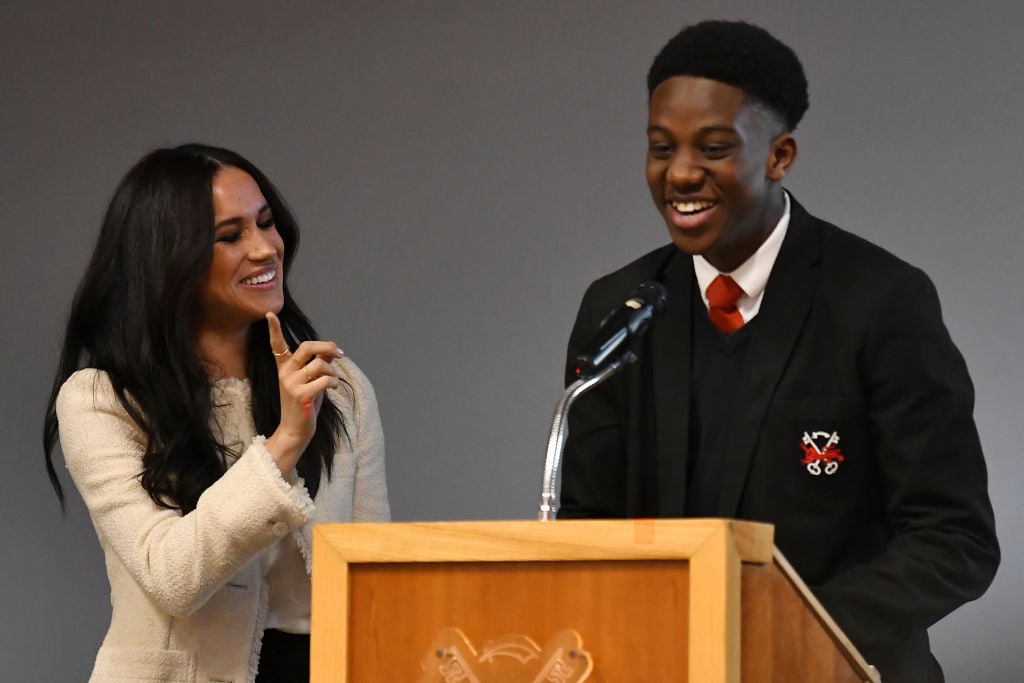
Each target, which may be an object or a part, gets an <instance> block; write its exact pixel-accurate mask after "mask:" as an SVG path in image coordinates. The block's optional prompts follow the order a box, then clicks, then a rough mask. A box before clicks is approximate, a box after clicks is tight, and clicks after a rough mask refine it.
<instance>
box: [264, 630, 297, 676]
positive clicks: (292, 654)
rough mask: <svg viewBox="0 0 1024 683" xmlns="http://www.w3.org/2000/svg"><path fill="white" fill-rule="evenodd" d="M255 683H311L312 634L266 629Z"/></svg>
mask: <svg viewBox="0 0 1024 683" xmlns="http://www.w3.org/2000/svg"><path fill="white" fill-rule="evenodd" d="M256 683H309V634H308V633H285V632H284V631H278V630H277V629H273V628H270V629H267V630H266V631H264V632H263V645H262V647H261V648H260V666H259V671H258V673H257V674H256Z"/></svg>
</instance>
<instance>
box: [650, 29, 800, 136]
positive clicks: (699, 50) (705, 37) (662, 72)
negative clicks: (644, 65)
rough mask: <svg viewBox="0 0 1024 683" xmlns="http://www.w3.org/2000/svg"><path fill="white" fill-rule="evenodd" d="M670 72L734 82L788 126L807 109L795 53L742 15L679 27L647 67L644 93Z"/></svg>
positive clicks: (674, 74)
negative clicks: (648, 67)
mask: <svg viewBox="0 0 1024 683" xmlns="http://www.w3.org/2000/svg"><path fill="white" fill-rule="evenodd" d="M673 76H696V77H698V78H708V79H711V80H714V81H720V82H722V83H727V84H729V85H732V86H735V87H737V88H739V89H740V90H742V91H743V92H745V93H746V94H747V95H748V96H749V97H751V98H753V99H755V100H757V101H758V102H760V103H762V104H764V105H766V106H768V107H769V108H770V109H772V110H773V111H774V112H776V113H777V114H778V115H779V116H781V117H782V119H783V120H784V121H785V122H786V127H787V129H788V130H790V131H792V130H793V129H794V128H796V124H798V123H799V122H800V119H801V118H802V117H803V115H804V112H806V111H807V104H808V101H807V77H806V76H804V68H803V66H802V65H801V64H800V60H799V59H797V56H796V54H795V53H794V52H793V50H791V49H790V48H789V47H787V46H786V45H784V44H783V43H782V42H781V41H779V40H778V39H777V38H776V37H775V36H773V35H772V34H770V33H768V32H767V31H765V30H764V29H763V28H761V27H759V26H754V25H753V24H748V23H746V22H743V21H702V22H700V23H699V24H694V25H692V26H687V27H686V28H684V29H683V30H682V31H680V32H679V33H677V34H676V36H675V37H674V38H672V40H670V41H668V43H667V44H666V45H665V47H663V48H661V52H659V53H658V56H657V57H655V58H654V63H653V64H651V70H650V71H648V72H647V94H648V96H650V94H651V93H653V92H654V89H655V88H656V87H658V84H660V83H661V82H662V81H665V80H667V79H669V78H672V77H673Z"/></svg>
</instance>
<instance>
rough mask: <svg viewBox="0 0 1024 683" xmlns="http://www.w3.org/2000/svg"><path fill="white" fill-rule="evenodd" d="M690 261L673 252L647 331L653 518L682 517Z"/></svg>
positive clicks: (686, 442) (687, 411) (687, 426)
mask: <svg viewBox="0 0 1024 683" xmlns="http://www.w3.org/2000/svg"><path fill="white" fill-rule="evenodd" d="M693 281H694V275H693V260H692V259H691V258H690V257H689V256H687V255H686V254H683V253H681V252H678V251H677V252H676V253H675V254H674V255H673V256H672V258H671V259H669V261H668V264H667V265H666V268H665V271H664V275H663V282H664V284H665V287H666V288H667V289H668V291H669V301H668V305H667V306H666V307H665V312H664V313H663V314H662V318H661V319H660V320H658V321H655V323H654V324H653V325H652V326H651V352H652V356H653V358H652V362H651V363H649V364H648V365H647V367H648V368H649V369H650V371H651V372H652V373H653V375H654V377H653V385H654V406H655V408H654V410H655V421H654V422H655V432H656V434H655V443H656V444H657V453H656V458H657V470H658V472H657V487H658V488H657V490H658V516H660V517H682V516H683V509H684V503H685V500H684V498H685V493H686V459H687V455H688V450H689V442H690V440H689V431H690V352H691V351H690V339H691V335H690V321H691V317H690V315H691V309H692V307H693Z"/></svg>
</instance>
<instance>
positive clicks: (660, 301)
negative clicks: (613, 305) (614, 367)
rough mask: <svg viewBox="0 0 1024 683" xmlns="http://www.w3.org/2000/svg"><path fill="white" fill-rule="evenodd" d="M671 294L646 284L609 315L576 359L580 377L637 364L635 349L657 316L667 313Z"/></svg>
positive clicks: (656, 283) (659, 284) (660, 287)
mask: <svg viewBox="0 0 1024 683" xmlns="http://www.w3.org/2000/svg"><path fill="white" fill-rule="evenodd" d="M666 302H668V290H667V289H665V286H664V285H663V284H661V283H660V282H655V281H653V280H651V281H649V282H643V283H641V284H639V285H638V286H637V288H636V289H634V290H633V291H632V293H630V295H629V298H628V299H626V302H625V303H624V304H622V306H620V307H619V308H617V309H616V310H614V311H612V312H611V313H609V314H608V317H606V318H605V319H604V321H603V322H602V323H601V326H600V328H598V330H597V334H596V335H594V338H593V339H592V340H591V341H590V344H588V345H587V347H586V348H585V349H584V351H583V353H581V354H580V355H578V356H576V377H577V378H579V379H586V378H588V377H592V376H594V375H595V374H597V373H598V372H600V371H601V370H602V369H603V368H604V367H606V366H607V365H609V364H611V363H614V362H616V361H625V362H626V363H632V362H633V361H635V360H636V354H635V353H633V345H634V343H635V342H636V340H637V339H639V338H640V337H642V336H643V334H644V332H646V331H647V328H648V327H649V326H650V324H651V320H652V319H653V318H654V316H655V315H657V314H658V313H661V312H662V311H663V310H665V304H666Z"/></svg>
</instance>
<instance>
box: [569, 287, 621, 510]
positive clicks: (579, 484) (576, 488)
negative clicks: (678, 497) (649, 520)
mask: <svg viewBox="0 0 1024 683" xmlns="http://www.w3.org/2000/svg"><path fill="white" fill-rule="evenodd" d="M599 299H600V297H599V296H597V294H596V287H595V284H592V285H591V286H590V287H589V288H588V289H587V292H586V294H584V296H583V301H582V302H581V303H580V310H579V313H578V314H577V316H576V323H575V324H574V325H573V329H572V333H571V334H570V336H569V348H568V353H567V357H566V367H565V382H566V386H568V385H569V384H571V383H572V382H574V381H576V376H575V360H576V357H577V356H578V355H579V354H580V352H581V351H582V350H583V348H584V346H585V345H586V344H587V343H588V342H589V341H590V340H591V339H592V338H593V336H594V335H595V334H596V333H597V330H598V328H599V327H600V324H601V321H602V317H601V316H603V315H605V314H606V313H607V310H609V309H610V307H607V308H602V307H601V305H600V303H599V302H598V300H599ZM618 379H619V378H612V379H610V380H608V381H606V382H604V383H603V384H602V385H600V386H598V387H596V388H594V389H592V390H591V391H590V392H588V393H586V394H584V395H583V396H581V397H580V398H579V399H578V400H577V401H576V403H575V404H574V405H573V407H572V409H571V411H570V414H569V416H568V421H569V422H568V426H569V435H568V438H567V439H566V443H565V450H564V452H563V455H562V488H561V494H560V501H559V510H558V517H560V518H563V519H572V518H598V517H624V516H625V515H626V493H625V491H626V488H625V486H624V482H625V480H626V448H625V445H624V436H623V435H624V427H623V424H622V416H621V413H622V411H621V410H620V408H619V407H618V403H619V401H618V399H617V397H616V392H615V386H616V385H617V383H618V382H617V380H618Z"/></svg>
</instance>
